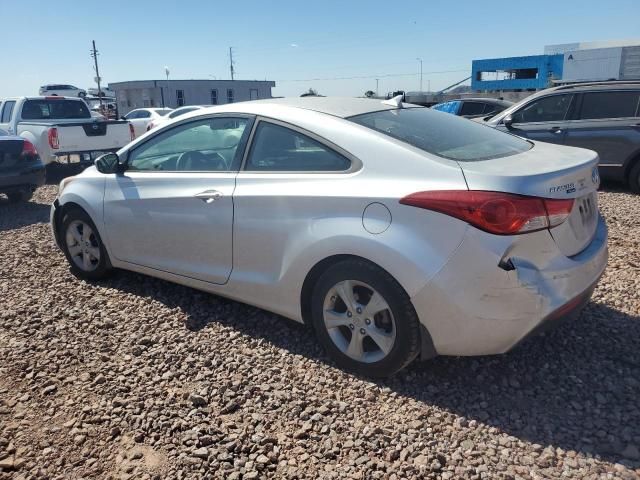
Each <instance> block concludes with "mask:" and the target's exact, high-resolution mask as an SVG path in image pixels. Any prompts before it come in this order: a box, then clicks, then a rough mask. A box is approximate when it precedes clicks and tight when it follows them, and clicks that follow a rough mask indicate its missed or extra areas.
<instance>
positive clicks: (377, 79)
mask: <svg viewBox="0 0 640 480" xmlns="http://www.w3.org/2000/svg"><path fill="white" fill-rule="evenodd" d="M379 81H380V79H379V78H376V97H377V96H378V82H379Z"/></svg>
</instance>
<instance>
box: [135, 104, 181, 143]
mask: <svg viewBox="0 0 640 480" xmlns="http://www.w3.org/2000/svg"><path fill="white" fill-rule="evenodd" d="M172 111H173V109H172V108H136V109H135V110H131V111H130V112H129V113H127V114H126V115H125V116H124V117H122V119H123V120H128V121H129V123H131V125H133V132H134V134H135V137H136V138H137V137H139V136H140V135H144V134H145V133H146V132H147V127H148V126H149V123H150V122H152V121H153V120H157V119H160V118H162V117H164V116H165V115H168V114H169V113H170V112H172Z"/></svg>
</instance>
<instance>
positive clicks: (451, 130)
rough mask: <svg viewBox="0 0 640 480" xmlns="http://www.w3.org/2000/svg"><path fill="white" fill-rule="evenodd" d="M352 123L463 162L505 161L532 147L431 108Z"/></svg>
mask: <svg viewBox="0 0 640 480" xmlns="http://www.w3.org/2000/svg"><path fill="white" fill-rule="evenodd" d="M349 120H351V121H353V122H355V123H358V124H360V125H363V126H365V127H368V128H371V129H372V130H375V131H377V132H380V133H383V134H385V135H388V136H390V137H392V138H395V139H397V140H400V141H402V142H405V143H408V144H409V145H413V146H414V147H416V148H419V149H421V150H424V151H425V152H428V153H431V154H433V155H437V156H439V157H443V158H448V159H450V160H456V161H462V162H472V161H478V160H488V159H491V158H499V157H506V156H509V155H515V154H517V153H522V152H525V151H527V150H529V149H531V147H532V145H531V143H529V142H527V141H526V140H522V139H521V138H518V137H516V136H514V135H510V134H508V133H504V132H501V131H499V130H496V129H494V128H489V127H487V126H485V125H481V124H479V123H475V122H471V121H469V120H467V119H465V118H460V117H457V116H455V115H448V114H446V115H445V114H443V113H442V112H434V111H433V110H431V109H430V108H406V109H400V110H382V111H380V112H373V113H365V114H363V115H357V116H354V117H351V118H350V119H349Z"/></svg>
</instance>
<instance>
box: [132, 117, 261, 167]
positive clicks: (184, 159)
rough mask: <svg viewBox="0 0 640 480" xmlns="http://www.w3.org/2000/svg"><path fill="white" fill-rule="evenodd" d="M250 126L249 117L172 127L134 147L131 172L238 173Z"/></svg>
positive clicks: (199, 121) (204, 121) (224, 118)
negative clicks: (248, 126)
mask: <svg viewBox="0 0 640 480" xmlns="http://www.w3.org/2000/svg"><path fill="white" fill-rule="evenodd" d="M249 123H250V120H249V119H247V118H235V117H234V118H232V117H214V118H206V119H202V120H198V121H194V122H189V123H185V124H183V125H179V126H177V127H174V128H171V129H169V130H166V131H164V132H162V133H160V134H158V135H156V136H155V137H153V138H151V139H150V140H148V141H147V142H145V143H143V144H142V145H141V146H139V147H137V148H135V149H134V150H133V151H132V152H131V153H130V154H129V158H128V161H127V163H128V170H132V171H174V172H175V171H178V172H229V171H237V170H238V167H239V164H240V157H241V155H242V152H243V150H244V145H245V144H246V137H247V135H248V130H249V129H248V128H247V125H248V124H249Z"/></svg>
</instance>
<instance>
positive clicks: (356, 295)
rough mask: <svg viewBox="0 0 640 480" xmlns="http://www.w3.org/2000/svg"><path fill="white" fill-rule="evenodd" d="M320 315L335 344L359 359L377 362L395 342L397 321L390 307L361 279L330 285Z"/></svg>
mask: <svg viewBox="0 0 640 480" xmlns="http://www.w3.org/2000/svg"><path fill="white" fill-rule="evenodd" d="M323 319H324V325H325V328H326V329H327V333H328V334H329V337H330V338H331V340H332V341H333V343H334V344H335V346H336V347H337V348H338V349H339V350H340V351H341V352H342V353H344V354H345V355H347V356H348V357H349V358H351V359H353V360H356V361H358V362H363V363H373V362H378V361H380V360H382V359H384V358H385V357H386V356H387V355H388V354H389V353H390V352H391V350H392V349H393V346H394V345H395V340H396V323H395V319H394V317H393V313H392V311H391V308H390V307H389V304H388V303H387V301H386V300H385V299H384V297H383V296H382V295H381V294H380V293H378V292H377V291H376V290H375V289H374V288H373V287H371V286H370V285H368V284H366V283H364V282H359V281H356V280H344V281H341V282H339V283H337V284H335V285H334V286H333V287H332V288H331V289H329V291H328V292H327V295H326V296H325V300H324V307H323Z"/></svg>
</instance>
